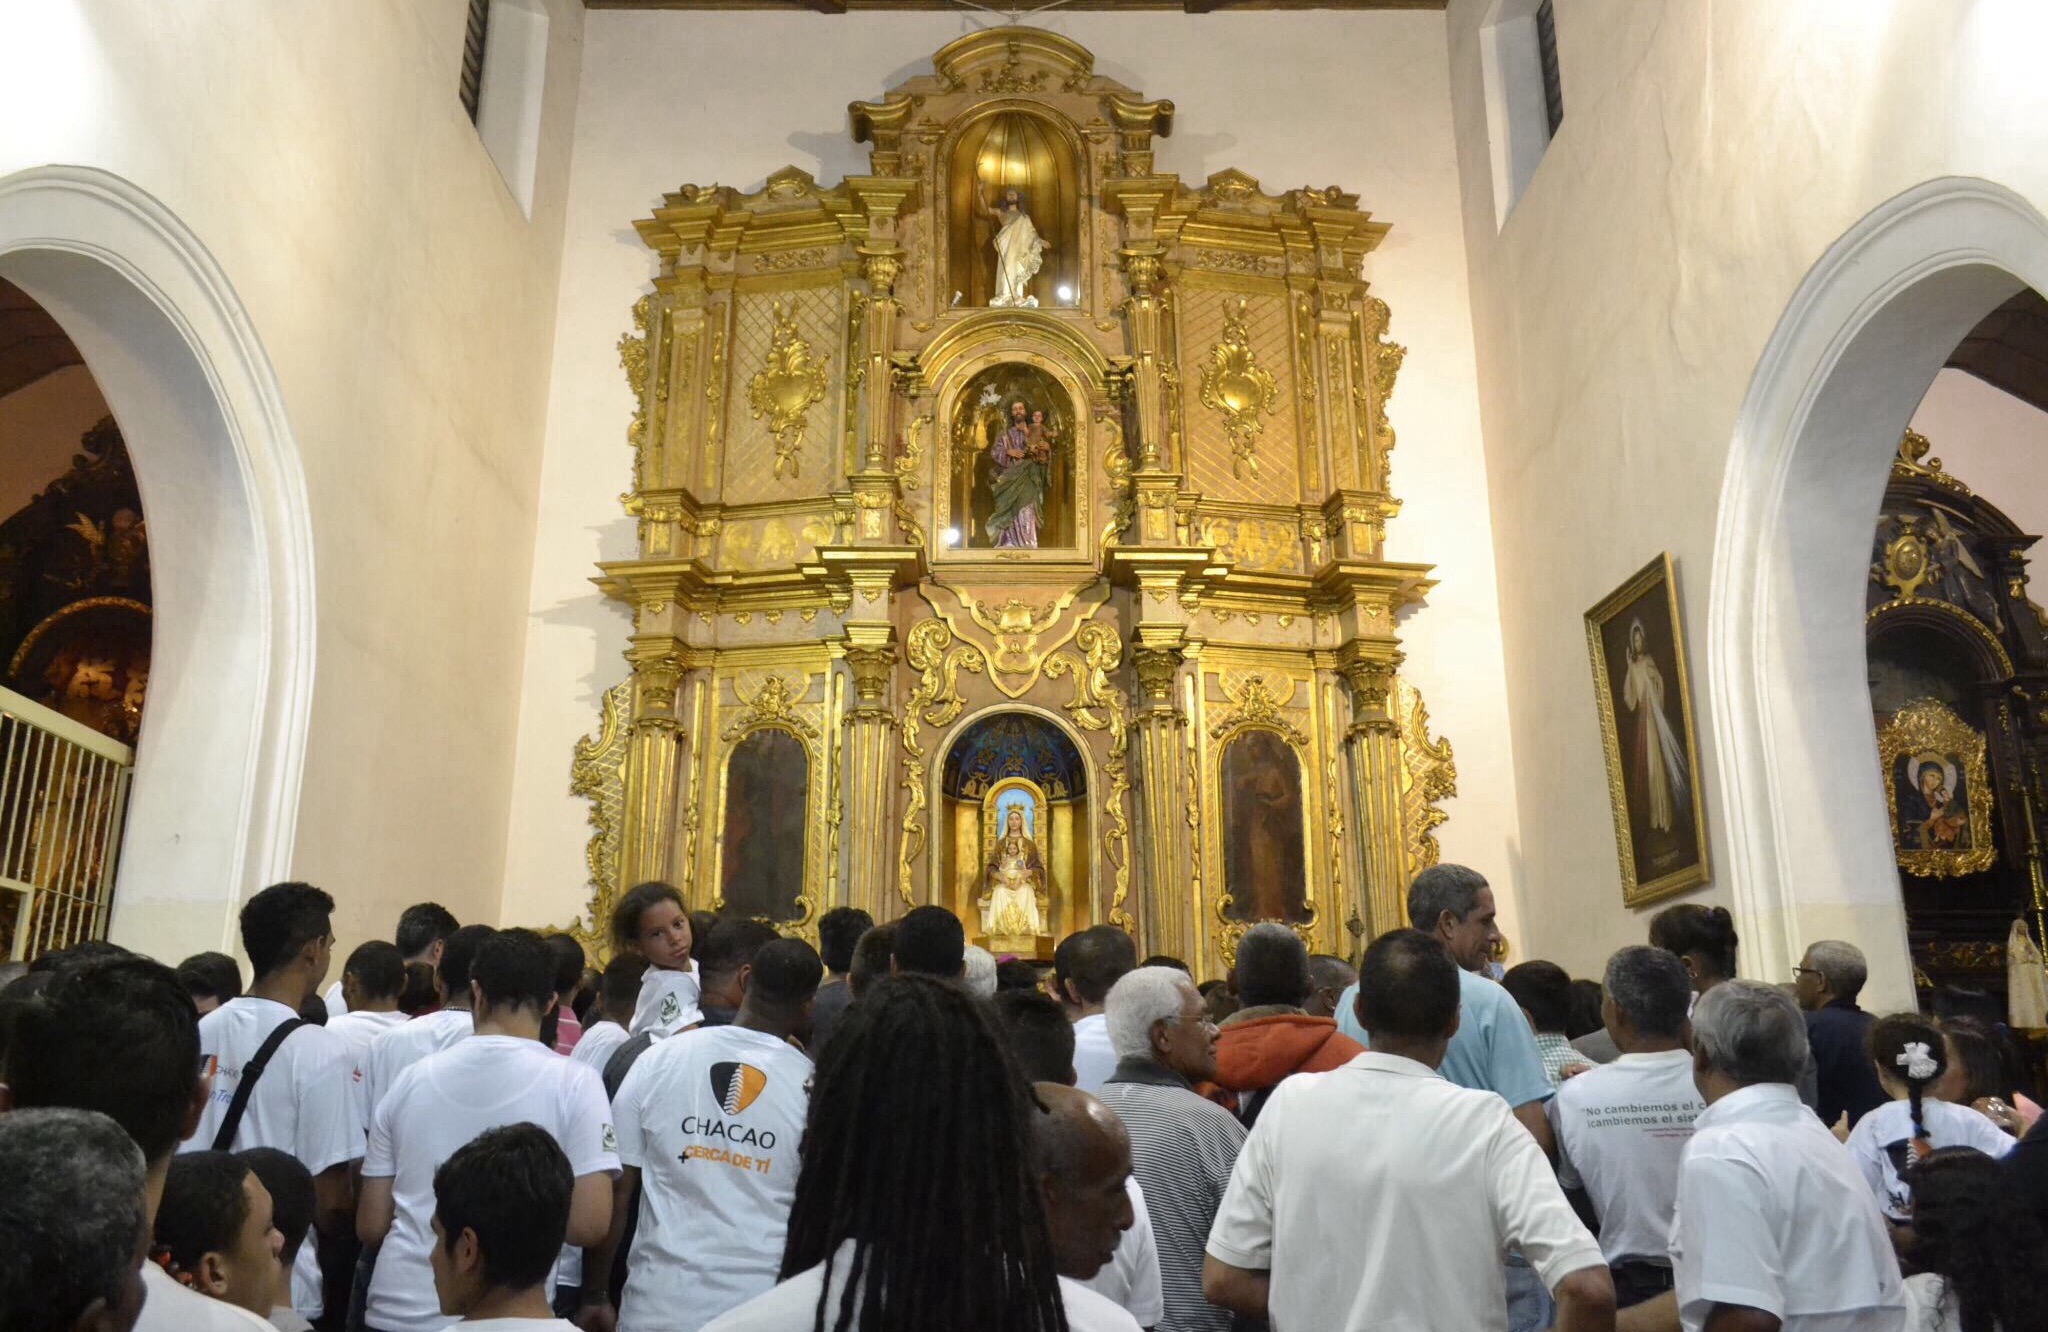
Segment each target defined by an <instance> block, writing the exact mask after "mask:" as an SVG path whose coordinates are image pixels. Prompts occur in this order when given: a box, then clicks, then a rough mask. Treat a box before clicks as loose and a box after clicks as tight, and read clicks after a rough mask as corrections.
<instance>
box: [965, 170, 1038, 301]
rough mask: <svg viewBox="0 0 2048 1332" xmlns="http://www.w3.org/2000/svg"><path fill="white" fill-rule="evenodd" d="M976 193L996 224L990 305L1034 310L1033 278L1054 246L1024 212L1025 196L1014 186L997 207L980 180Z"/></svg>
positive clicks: (978, 199) (985, 211)
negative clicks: (992, 292) (993, 283)
mask: <svg viewBox="0 0 2048 1332" xmlns="http://www.w3.org/2000/svg"><path fill="white" fill-rule="evenodd" d="M974 194H975V200H976V201H977V202H978V203H979V204H980V205H981V211H982V214H983V215H984V216H986V217H987V218H988V219H989V220H990V221H992V222H994V223H995V224H996V239H995V251H996V290H995V294H994V295H993V296H991V297H989V301H988V303H989V304H990V305H991V306H995V307H1017V306H1029V307H1032V308H1034V309H1035V308H1036V307H1037V305H1038V298H1037V297H1036V296H1033V295H1031V279H1033V278H1035V277H1037V276H1038V270H1039V268H1040V267H1041V266H1043V265H1044V263H1045V252H1046V251H1047V250H1048V249H1050V248H1052V247H1051V246H1049V245H1047V244H1046V243H1045V238H1044V237H1043V236H1040V235H1039V234H1038V228H1037V227H1035V226H1033V225H1032V223H1031V215H1030V214H1029V213H1027V212H1025V211H1024V196H1023V195H1022V194H1021V193H1020V192H1018V190H1017V188H1016V187H1015V186H1011V187H1010V188H1008V189H1005V190H1004V191H1003V198H1002V202H1001V203H999V204H997V205H995V206H994V207H990V206H989V202H988V191H987V189H986V187H985V186H984V185H983V184H982V182H981V181H980V179H978V178H977V179H976V180H975V182H974Z"/></svg>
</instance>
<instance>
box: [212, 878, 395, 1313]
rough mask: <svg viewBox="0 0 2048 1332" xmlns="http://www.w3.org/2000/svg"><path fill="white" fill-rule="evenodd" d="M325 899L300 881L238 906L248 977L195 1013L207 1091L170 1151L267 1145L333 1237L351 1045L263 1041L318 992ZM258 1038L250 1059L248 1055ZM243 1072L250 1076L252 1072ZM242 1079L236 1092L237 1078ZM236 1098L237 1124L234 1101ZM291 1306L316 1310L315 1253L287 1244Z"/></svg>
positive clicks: (358, 1147)
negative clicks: (307, 1191)
mask: <svg viewBox="0 0 2048 1332" xmlns="http://www.w3.org/2000/svg"><path fill="white" fill-rule="evenodd" d="M333 914H334V899H333V898H332V897H329V896H328V895H327V894H326V893H324V892H322V891H321V890H320V889H318V888H315V887H313V886H312V885H311V884H305V883H279V884H272V885H271V886H270V887H268V888H265V889H264V890H263V891H262V892H260V893H257V894H256V895H255V896H254V897H252V898H250V899H249V900H248V902H246V903H245V904H244V905H243V907H242V915H241V926H242V949H243V951H244V952H246V953H247V954H248V955H249V966H250V968H251V970H252V971H253V972H254V974H255V979H253V980H252V981H250V982H249V991H248V993H246V994H244V995H242V996H241V997H240V998H236V999H230V1000H228V1001H227V1002H226V1003H224V1004H222V1005H221V1006H220V1007H219V1008H216V1009H215V1010H213V1012H211V1013H208V1014H207V1015H206V1016H205V1017H203V1018H201V1019H199V1049H200V1054H201V1057H202V1058H204V1059H206V1060H207V1061H208V1062H209V1063H210V1065H211V1066H212V1068H213V1071H214V1079H213V1096H212V1098H211V1099H210V1100H208V1102H207V1104H206V1113H205V1114H203V1115H201V1116H200V1119H199V1130H198V1132H196V1133H194V1134H193V1135H192V1137H191V1138H190V1139H188V1140H187V1141H186V1143H185V1145H184V1146H183V1147H182V1148H181V1149H180V1150H182V1151H188V1152H190V1151H203V1150H206V1149H208V1148H218V1149H219V1150H222V1151H240V1150H246V1149H248V1148H250V1147H275V1148H277V1149H278V1150H279V1151H281V1152H289V1153H291V1154H292V1155H293V1156H295V1157H297V1158H298V1159H299V1162H300V1164H302V1165H304V1166H305V1167H306V1169H307V1170H308V1171H310V1172H312V1175H313V1194H314V1197H315V1199H316V1202H317V1207H316V1209H315V1213H314V1226H315V1228H316V1229H318V1230H319V1231H320V1232H321V1233H323V1234H345V1233H346V1232H347V1227H348V1219H349V1217H350V1216H351V1215H352V1214H353V1209H354V1197H353V1191H352V1189H351V1187H350V1182H349V1164H350V1162H353V1161H356V1160H359V1159H361V1157H362V1154H363V1101H362V1096H361V1093H360V1090H359V1083H358V1081H357V1076H356V1058H355V1052H354V1050H353V1049H352V1048H351V1047H350V1045H349V1043H348V1042H347V1041H345V1040H344V1039H342V1038H341V1037H340V1036H337V1035H335V1034H334V1033H333V1032H330V1031H328V1030H327V1029H326V1028H324V1027H317V1026H311V1025H304V1026H296V1027H294V1028H293V1029H292V1030H291V1031H290V1033H289V1034H288V1035H286V1036H284V1037H283V1039H282V1041H281V1042H279V1043H278V1044H276V1045H274V1046H271V1045H270V1043H271V1041H272V1040H273V1038H275V1037H276V1036H277V1034H278V1032H279V1031H280V1029H282V1028H284V1026H285V1024H287V1023H294V1024H296V1023H298V1022H299V1021H300V1019H299V1009H300V1008H301V1007H302V1006H303V1005H304V1004H305V1003H306V1001H307V1000H309V999H311V998H312V997H313V996H314V995H315V994H316V993H317V992H318V991H319V989H320V982H321V981H322V980H324V979H326V976H327V970H328V967H329V965H330V964H331V962H332V953H333V948H334V933H333V929H332V927H331V922H332V918H333ZM267 1046H269V1047H270V1050H269V1054H268V1056H267V1058H265V1059H264V1060H263V1062H262V1063H261V1065H260V1067H259V1065H258V1059H259V1057H260V1056H263V1055H264V1051H265V1048H266V1047H267ZM252 1070H253V1073H252ZM252 1076H253V1077H254V1084H253V1088H252V1090H250V1091H248V1092H247V1093H243V1092H242V1090H241V1088H242V1084H243V1082H244V1080H245V1079H249V1078H251V1077H252ZM238 1096H240V1097H242V1098H243V1105H242V1110H241V1115H240V1119H239V1122H238V1123H235V1124H234V1125H232V1126H231V1127H232V1131H229V1129H230V1126H229V1123H228V1121H229V1120H230V1118H231V1117H233V1112H234V1107H235V1102H236V1099H237V1097H238ZM291 1303H292V1307H293V1308H294V1309H296V1310H298V1312H299V1313H300V1314H301V1315H303V1316H304V1317H306V1318H317V1317H319V1316H320V1314H321V1312H322V1301H321V1292H320V1266H319V1263H318V1261H317V1259H316V1257H315V1250H314V1248H313V1247H312V1246H308V1247H306V1248H303V1249H301V1250H300V1251H299V1260H298V1263H297V1265H296V1266H295V1268H294V1269H293V1273H292V1299H291Z"/></svg>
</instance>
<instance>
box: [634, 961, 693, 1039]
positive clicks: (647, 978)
mask: <svg viewBox="0 0 2048 1332" xmlns="http://www.w3.org/2000/svg"><path fill="white" fill-rule="evenodd" d="M702 994H703V986H702V985H700V984H699V983H698V980H697V959H696V958H694V957H693V958H691V959H690V969H689V970H688V971H663V970H662V969H661V968H660V967H649V968H647V973H646V974H645V975H643V976H642V977H641V978H640V999H639V1002H638V1003H636V1004H634V1005H633V1026H632V1029H631V1030H630V1031H629V1032H627V1035H629V1036H638V1035H639V1034H640V1033H641V1032H643V1031H658V1032H660V1033H661V1034H662V1035H664V1036H673V1035H675V1033H677V1032H679V1031H681V1030H682V1029H683V1028H685V1027H694V1026H695V1025H697V1024H698V1023H699V1022H702V1021H703V1020H704V1010H703V1009H702V1008H700V1007H698V1006H697V1000H698V998H699V996H701V995H702Z"/></svg>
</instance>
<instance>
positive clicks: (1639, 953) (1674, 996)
mask: <svg viewBox="0 0 2048 1332" xmlns="http://www.w3.org/2000/svg"><path fill="white" fill-rule="evenodd" d="M1691 1001H1692V981H1691V978H1690V977H1688V976H1687V974H1686V970H1685V964H1684V963H1683V962H1680V961H1679V960H1678V958H1677V957H1676V956H1674V955H1672V954H1670V953H1667V952H1665V951H1664V950H1663V949H1661V948H1646V947H1642V946H1640V945H1639V946H1637V947H1634V948H1624V949H1622V950H1621V951H1620V952H1618V953H1616V954H1615V955H1614V956H1613V957H1611V958H1609V959H1608V960H1607V974H1606V983H1605V995H1604V997H1603V998H1602V1000H1601V1004H1600V1016H1601V1017H1602V1019H1603V1020H1604V1021H1605V1022H1606V1025H1607V1030H1608V1031H1609V1032H1610V1033H1611V1034H1612V1035H1613V1037H1614V1043H1615V1045H1617V1046H1618V1047H1619V1048H1620V1050H1621V1055H1620V1057H1619V1058H1617V1059H1615V1060H1614V1061H1613V1062H1612V1063H1608V1064H1601V1065H1599V1066H1598V1067H1596V1068H1592V1069H1588V1070H1587V1071H1586V1072H1584V1073H1581V1074H1579V1075H1578V1076H1577V1077H1575V1078H1569V1079H1567V1080H1566V1081H1565V1083H1564V1085H1563V1086H1561V1087H1559V1088H1558V1089H1557V1095H1556V1096H1555V1097H1554V1098H1552V1100H1551V1102H1550V1104H1549V1106H1548V1107H1547V1110H1548V1113H1549V1116H1550V1125H1551V1128H1552V1129H1553V1130H1554V1131H1555V1132H1556V1134H1557V1180H1558V1183H1560V1184H1562V1185H1564V1187H1565V1188H1566V1189H1567V1190H1577V1191H1579V1192H1580V1193H1582V1194H1583V1195H1584V1197H1585V1201H1586V1203H1587V1205H1589V1206H1590V1207H1591V1208H1592V1211H1593V1215H1594V1216H1595V1217H1596V1218H1597V1219H1598V1220H1599V1223H1600V1251H1601V1253H1602V1254H1604V1255H1605V1256H1606V1259H1607V1268H1608V1271H1610V1272H1611V1273H1613V1275H1614V1295H1615V1302H1616V1305H1617V1307H1619V1308H1623V1309H1626V1308H1628V1307H1629V1306H1631V1305H1635V1304H1641V1303H1642V1302H1643V1301H1645V1300H1648V1299H1653V1298H1655V1297H1656V1296H1657V1295H1660V1294H1662V1293H1663V1292H1665V1291H1667V1290H1670V1289H1671V1219H1672V1212H1673V1210H1674V1209H1675V1208H1676V1207H1677V1205H1678V1166H1679V1162H1680V1161H1681V1160H1683V1159H1684V1157H1685V1145H1686V1144H1687V1143H1688V1142H1691V1141H1692V1125H1693V1121H1694V1120H1695V1119H1697V1118H1699V1114H1700V1111H1702V1110H1704V1109H1705V1108H1706V1106H1705V1104H1704V1103H1703V1102H1702V1101H1701V1100H1700V1093H1699V1088H1698V1087H1696V1086H1695V1085H1694V1084H1693V1079H1692V1055H1691V1053H1690V1052H1689V1051H1687V1049H1686V1048H1685V1040H1686V1036H1687V1034H1688V1032H1689V1030H1690V1024H1689V1023H1688V1022H1687V1020H1686V1009H1687V1008H1688V1007H1689V1006H1690V1004H1691Z"/></svg>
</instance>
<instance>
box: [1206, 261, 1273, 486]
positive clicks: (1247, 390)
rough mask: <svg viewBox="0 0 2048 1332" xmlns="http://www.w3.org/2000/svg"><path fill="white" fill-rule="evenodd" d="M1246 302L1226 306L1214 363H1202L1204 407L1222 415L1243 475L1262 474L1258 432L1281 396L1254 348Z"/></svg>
mask: <svg viewBox="0 0 2048 1332" xmlns="http://www.w3.org/2000/svg"><path fill="white" fill-rule="evenodd" d="M1246 310H1247V303H1246V301H1245V299H1244V298H1243V297H1239V298H1238V302H1237V309H1236V310H1235V311H1232V310H1231V308H1230V306H1229V303H1228V302H1225V304H1224V307H1223V334H1222V336H1221V337H1220V338H1218V339H1217V342H1216V345H1215V346H1213V347H1211V348H1210V349H1209V363H1208V364H1207V365H1205V366H1203V367H1202V405H1203V406H1204V407H1207V408H1208V409H1209V410H1210V411H1212V412H1220V413H1222V415H1223V434H1224V436H1225V438H1227V439H1228V440H1229V441H1230V453H1231V456H1232V458H1233V459H1234V461H1233V463H1232V464H1231V468H1232V470H1233V471H1235V472H1237V473H1238V474H1239V475H1243V474H1245V473H1246V472H1249V473H1250V474H1251V475H1253V476H1257V475H1258V474H1259V454H1258V442H1259V436H1260V435H1261V434H1262V433H1264V431H1265V429H1266V423H1265V422H1264V421H1262V420H1260V419H1259V418H1260V416H1261V415H1262V414H1264V413H1268V412H1271V411H1272V410H1273V408H1274V406H1275V405H1276V404H1277V403H1278V402H1279V400H1280V391H1279V387H1278V385H1277V384H1276V382H1275V381H1274V379H1273V372H1272V371H1270V370H1268V369H1266V367H1265V366H1263V365H1260V364H1259V361H1258V356H1257V354H1256V353H1255V352H1253V350H1252V337H1251V331H1250V329H1249V327H1248V324H1249V320H1248V318H1247V315H1246Z"/></svg>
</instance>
